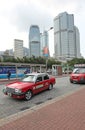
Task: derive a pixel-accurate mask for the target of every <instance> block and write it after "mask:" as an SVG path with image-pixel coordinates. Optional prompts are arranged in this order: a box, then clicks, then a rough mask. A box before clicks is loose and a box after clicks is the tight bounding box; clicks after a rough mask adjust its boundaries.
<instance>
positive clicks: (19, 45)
mask: <svg viewBox="0 0 85 130" xmlns="http://www.w3.org/2000/svg"><path fill="white" fill-rule="evenodd" d="M14 57H15V58H23V40H19V39H14Z"/></svg>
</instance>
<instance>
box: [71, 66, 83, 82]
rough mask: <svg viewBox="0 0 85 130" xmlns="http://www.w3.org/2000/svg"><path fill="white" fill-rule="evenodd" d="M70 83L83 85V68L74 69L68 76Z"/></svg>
mask: <svg viewBox="0 0 85 130" xmlns="http://www.w3.org/2000/svg"><path fill="white" fill-rule="evenodd" d="M70 82H71V83H85V68H75V69H74V70H73V72H72V73H71V74H70Z"/></svg>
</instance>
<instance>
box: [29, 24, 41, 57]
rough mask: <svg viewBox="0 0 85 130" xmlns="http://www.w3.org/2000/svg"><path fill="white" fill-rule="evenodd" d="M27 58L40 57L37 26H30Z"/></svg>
mask: <svg viewBox="0 0 85 130" xmlns="http://www.w3.org/2000/svg"><path fill="white" fill-rule="evenodd" d="M29 56H30V57H32V56H35V57H39V56H40V30H39V27H38V26H37V25H32V26H31V27H30V31H29Z"/></svg>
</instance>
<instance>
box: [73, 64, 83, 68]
mask: <svg viewBox="0 0 85 130" xmlns="http://www.w3.org/2000/svg"><path fill="white" fill-rule="evenodd" d="M74 67H76V68H82V67H85V64H75V65H74Z"/></svg>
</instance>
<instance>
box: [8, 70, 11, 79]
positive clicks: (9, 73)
mask: <svg viewBox="0 0 85 130" xmlns="http://www.w3.org/2000/svg"><path fill="white" fill-rule="evenodd" d="M10 76H11V72H10V71H9V70H8V72H7V77H8V80H10Z"/></svg>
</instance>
